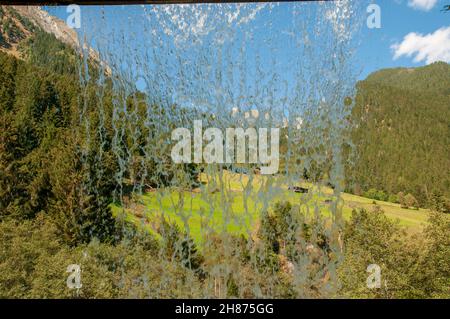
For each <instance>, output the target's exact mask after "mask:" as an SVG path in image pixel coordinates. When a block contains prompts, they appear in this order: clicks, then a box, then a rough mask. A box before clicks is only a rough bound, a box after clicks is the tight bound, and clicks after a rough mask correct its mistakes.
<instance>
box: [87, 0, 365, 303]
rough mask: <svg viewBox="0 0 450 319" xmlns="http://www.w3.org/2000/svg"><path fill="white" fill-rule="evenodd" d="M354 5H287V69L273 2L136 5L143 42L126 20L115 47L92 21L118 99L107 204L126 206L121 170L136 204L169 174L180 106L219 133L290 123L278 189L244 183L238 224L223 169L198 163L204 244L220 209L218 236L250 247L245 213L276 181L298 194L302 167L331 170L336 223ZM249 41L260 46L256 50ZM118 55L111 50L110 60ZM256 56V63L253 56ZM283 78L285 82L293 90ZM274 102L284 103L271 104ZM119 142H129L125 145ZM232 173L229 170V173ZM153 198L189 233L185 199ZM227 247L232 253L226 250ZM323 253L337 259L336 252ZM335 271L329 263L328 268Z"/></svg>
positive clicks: (301, 280) (270, 195) (162, 194)
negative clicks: (205, 117) (235, 232)
mask: <svg viewBox="0 0 450 319" xmlns="http://www.w3.org/2000/svg"><path fill="white" fill-rule="evenodd" d="M360 6H361V7H362V5H355V4H354V3H353V4H352V3H350V2H349V1H337V2H332V3H328V2H326V3H320V4H318V5H315V6H312V5H310V4H304V3H295V4H290V7H289V8H290V9H291V11H292V12H291V16H290V18H291V23H290V26H289V27H288V28H286V29H284V30H281V31H285V33H286V35H287V38H288V39H289V40H290V41H289V43H288V46H290V47H291V48H292V49H293V52H294V53H295V54H291V56H287V57H285V58H287V59H289V58H290V59H291V60H290V61H291V62H290V63H288V64H285V65H283V61H282V60H281V59H280V49H279V47H280V45H283V41H282V40H281V39H282V38H283V34H280V33H279V31H280V30H277V27H276V26H274V25H273V23H272V20H271V18H270V17H271V15H272V14H274V15H276V14H279V13H280V7H283V5H281V4H271V5H258V6H255V5H202V6H195V8H194V7H190V6H169V5H168V6H143V7H140V8H141V9H142V10H141V11H142V14H141V18H142V21H144V22H143V30H144V31H145V32H144V33H143V34H140V35H136V34H131V33H129V30H130V24H132V23H134V22H135V20H132V21H130V20H131V17H129V21H128V24H127V22H126V21H123V23H122V21H121V23H117V24H116V25H115V26H114V27H113V28H112V29H113V31H112V37H111V34H103V33H102V30H106V29H107V28H106V24H107V23H108V22H106V20H105V18H104V17H102V20H101V21H102V24H101V25H100V26H99V27H98V26H97V27H98V28H95V22H94V23H93V25H92V26H90V27H92V28H91V29H90V32H91V33H89V32H88V34H89V35H90V36H91V40H92V39H94V38H95V39H97V46H98V48H99V50H100V56H101V59H102V60H104V61H106V62H107V64H108V65H109V66H110V67H111V70H112V85H113V92H114V94H115V95H114V99H113V109H112V110H113V111H112V115H111V117H112V122H111V124H112V128H113V132H114V135H113V137H112V149H113V153H114V155H115V157H116V160H117V163H118V169H117V171H116V172H115V180H116V185H117V188H116V196H115V198H116V202H118V203H120V205H121V206H122V207H125V206H126V203H125V202H124V196H125V194H124V189H123V187H124V182H125V178H129V175H130V172H134V173H136V171H134V168H132V166H133V165H135V164H136V162H135V161H136V160H137V161H138V162H137V166H138V169H137V170H138V172H140V174H138V175H139V176H140V177H138V179H137V180H133V185H132V193H134V194H137V195H138V196H137V197H138V198H139V197H140V195H142V194H144V193H145V192H146V191H147V188H148V186H149V185H147V183H146V182H145V180H146V177H148V176H152V174H155V171H156V172H158V173H164V171H165V170H166V169H167V167H168V165H169V166H170V165H171V164H170V163H166V162H164V160H165V159H167V154H170V132H171V128H172V129H173V128H174V127H177V126H184V127H189V126H190V125H191V124H190V123H189V122H190V121H192V120H193V118H192V117H191V116H189V114H183V113H182V112H180V110H179V109H175V110H174V109H173V108H172V107H173V105H176V104H178V105H179V106H181V107H187V108H188V109H189V110H190V112H192V114H191V115H199V114H201V113H204V114H214V115H215V117H214V118H213V119H209V123H208V124H211V125H212V126H215V127H218V128H220V129H225V128H226V127H231V126H233V125H236V126H238V125H244V127H248V126H249V125H253V126H255V127H256V128H259V127H267V126H273V125H275V126H281V123H282V121H283V119H284V118H287V119H288V128H287V129H288V131H287V143H288V148H287V153H286V158H285V162H286V163H288V166H287V168H286V172H287V174H286V178H285V181H283V182H281V181H280V179H274V178H273V177H268V178H267V179H266V181H265V182H264V183H263V185H261V187H259V189H258V187H257V186H253V183H252V182H248V183H247V187H246V188H244V192H243V194H244V196H243V205H244V210H245V212H244V214H242V215H241V216H238V215H237V214H236V212H234V211H233V208H232V205H231V204H232V202H233V200H234V195H235V194H234V192H233V189H232V186H231V185H230V184H227V181H226V179H225V178H224V175H223V174H224V172H223V169H222V168H221V167H219V166H209V167H206V166H205V165H200V166H202V167H204V168H205V169H206V170H207V171H208V173H209V174H208V178H209V182H208V184H207V185H204V186H202V187H201V193H200V197H201V198H202V199H203V202H204V204H205V205H206V207H207V208H206V210H204V211H203V217H205V225H204V227H203V228H202V229H201V232H202V235H204V236H206V235H208V232H209V231H212V230H217V228H214V212H215V211H216V210H221V211H222V219H223V220H224V221H226V222H225V223H223V224H222V226H223V228H222V231H223V232H226V229H227V226H228V225H229V223H231V224H235V225H243V226H244V228H245V229H246V233H247V236H248V237H249V238H250V237H251V236H252V227H251V225H249V223H248V218H250V216H251V211H252V210H253V209H255V207H259V208H260V209H261V211H264V210H267V209H269V208H270V207H271V204H273V199H274V198H275V196H277V194H280V191H281V187H282V186H283V185H284V183H286V184H287V185H289V186H291V185H294V184H298V182H299V180H301V179H302V178H303V170H304V169H305V168H306V169H307V170H308V171H310V169H311V168H312V166H313V165H319V166H320V165H330V169H331V170H330V176H328V179H327V180H324V181H323V183H326V182H331V183H333V184H335V185H336V188H335V193H334V197H333V198H334V202H333V205H332V215H333V219H334V221H336V222H337V221H339V220H340V217H339V216H337V214H339V202H340V196H339V195H340V192H341V191H342V185H341V182H342V179H343V163H342V160H343V159H342V154H341V152H342V145H343V143H344V142H345V141H346V139H347V136H346V132H347V130H348V128H349V127H348V123H347V122H346V120H345V118H346V116H347V115H348V114H349V111H350V110H349V109H348V108H345V107H344V106H343V100H344V98H345V97H346V96H352V94H353V87H354V83H355V75H354V74H353V72H352V68H351V65H350V63H351V55H352V49H353V48H354V46H355V44H354V42H353V36H354V34H356V32H357V29H358V23H359V20H360V19H359V18H358V14H361V12H360V10H359V9H360ZM86 10H87V9H86ZM104 11H105V12H106V11H108V10H107V9H105V10H104ZM243 12H244V13H243ZM133 14H134V13H133ZM105 15H106V13H105ZM260 15H264V17H266V18H267V17H269V18H267V19H268V20H267V21H266V22H265V25H264V30H261V29H258V28H256V27H255V26H254V25H253V24H252V21H253V20H255V19H256V20H257V19H258V17H260ZM224 17H226V19H224ZM260 19H261V18H260ZM116 27H118V29H116ZM261 31H262V32H261ZM86 32H87V31H86ZM102 37H103V38H102ZM258 37H263V38H264V39H263V41H260V39H258ZM98 39H102V40H103V41H99V40H98ZM108 41H110V42H111V43H108ZM130 44H132V45H130ZM133 45H134V47H133ZM255 46H256V47H255ZM118 47H119V48H120V51H118V50H117V48H118ZM253 53H254V59H252V58H251V57H252V54H253ZM267 53H269V54H268V55H269V57H267ZM83 56H84V57H85V59H84V61H83V68H82V69H84V70H86V71H85V72H80V81H81V84H82V87H83V88H84V89H85V91H84V95H83V101H82V104H81V105H82V110H81V113H80V120H81V121H83V123H84V125H85V139H86V140H85V146H86V147H87V149H89V147H90V145H91V137H90V134H91V133H90V132H91V127H90V123H89V120H88V118H87V116H86V112H87V107H88V106H87V105H86V103H87V91H86V90H87V85H88V83H89V81H90V78H89V73H88V72H87V70H88V65H87V61H86V59H87V58H86V57H87V54H84V55H83ZM233 56H234V57H236V56H237V57H238V59H237V60H236V59H235V58H233ZM136 69H140V73H139V74H136V72H135V70H136ZM101 74H102V75H101V76H100V78H99V79H98V81H97V84H98V85H99V86H100V87H102V86H103V85H106V79H105V77H104V76H103V72H101ZM286 74H290V75H292V76H293V79H294V81H293V83H292V84H290V83H289V81H288V79H287V77H286ZM137 76H140V77H141V78H143V79H144V82H145V84H146V88H145V92H144V93H145V101H146V103H147V109H146V112H145V114H140V113H139V109H138V106H139V103H140V102H139V100H138V98H137V95H136V91H137V90H136V87H135V82H136V77H137ZM275 92H278V93H279V92H283V93H281V94H279V95H278V96H276V95H275ZM103 94H104V91H103V90H102V89H100V90H99V91H98V92H97V99H98V101H99V104H98V112H99V118H100V121H99V123H98V125H99V127H98V128H97V132H98V134H99V138H100V141H101V143H100V147H99V153H98V154H97V157H98V159H99V160H101V158H102V156H103V153H102V152H103V146H104V145H105V144H104V143H105V139H104V135H103V132H104V129H105V128H104V126H105V113H104V112H105V106H104V101H103V100H104V98H105V97H104V95H103ZM130 98H131V99H132V100H133V101H134V103H132V104H133V107H132V108H131V109H129V108H128V105H127V103H128V99H130ZM255 106H257V107H258V109H259V111H260V112H259V113H260V115H261V116H260V117H259V118H258V119H257V120H255V123H248V121H246V120H245V119H243V118H242V115H243V114H244V112H249V111H251V109H252V108H253V107H255ZM233 107H238V108H239V110H240V115H241V117H240V118H236V117H232V116H231V115H230V114H231V110H232V108H233ZM266 113H268V114H269V115H270V117H269V119H268V120H265V119H263V118H262V115H263V114H266ZM298 118H301V120H302V123H301V125H300V126H301V128H300V129H296V128H295V125H296V122H295V121H296V119H298ZM139 122H143V125H144V127H145V128H146V129H147V130H148V132H147V134H146V135H145V136H143V132H141V131H140V130H139V126H138V125H136V123H139ZM205 124H206V123H205ZM142 139H144V141H145V142H144V145H142V142H141V141H142ZM124 140H126V142H127V143H129V144H128V145H126V144H125V142H124ZM319 147H321V148H322V149H328V150H330V151H331V152H332V153H331V154H332V157H331V164H330V163H328V162H329V160H330V158H329V157H327V156H325V155H324V154H322V153H318V152H317V149H318V148H319ZM305 150H306V151H305ZM136 153H142V154H143V156H141V158H136V156H135V155H134V154H136ZM146 159H149V160H152V161H153V162H154V163H155V167H153V168H151V167H148V166H147V165H146ZM289 163H292V164H289ZM231 168H232V169H236V168H237V167H236V166H235V165H231ZM97 174H99V175H98V177H99V178H100V177H101V174H103V172H102V171H101V170H99V171H98V173H97ZM247 175H248V177H249V178H250V181H252V180H253V179H254V178H255V176H254V175H253V172H252V169H251V166H248V167H247V174H243V173H241V176H240V181H241V183H243V180H244V178H245V176H247ZM132 179H133V178H132ZM184 182H185V181H184V180H183V179H182V178H181V179H180V180H174V181H173V182H172V184H173V186H175V185H177V184H179V185H180V186H181V189H183V187H184V186H186V185H185V184H184ZM228 182H229V181H228ZM183 185H184V186H183ZM242 185H244V184H242ZM216 187H218V188H219V193H218V195H219V200H218V203H215V202H214V201H213V200H211V192H212V191H214V188H216ZM319 190H320V188H319ZM157 193H158V194H157V196H156V197H157V199H158V201H159V205H160V211H161V213H163V214H164V212H165V209H166V208H165V207H164V205H163V202H164V200H167V199H169V200H171V201H172V202H171V205H172V208H173V210H174V211H176V214H177V215H178V217H179V218H180V219H181V220H182V222H183V224H184V226H185V228H186V230H187V231H188V233H189V220H190V219H191V218H192V217H193V213H194V211H193V209H192V207H189V205H190V203H188V202H184V197H183V196H181V197H180V198H179V201H174V200H173V198H172V193H171V192H170V191H169V192H166V191H165V190H158V192H157ZM181 193H182V192H181ZM249 199H251V201H253V203H251V201H249ZM218 204H219V205H218ZM251 204H253V205H251ZM294 204H297V205H300V206H302V205H303V206H302V207H304V209H306V211H309V210H310V206H311V205H308V204H313V207H314V212H313V214H316V216H317V215H318V214H319V211H320V209H321V207H322V206H323V205H322V204H321V203H318V202H317V200H315V199H313V198H308V197H306V205H305V199H299V202H298V203H294ZM155 214H156V212H154V211H150V210H149V209H146V211H145V215H144V217H143V218H142V219H143V223H144V219H145V218H151V217H152V216H154V215H155ZM332 225H333V226H336V228H334V227H331V230H330V232H329V236H330V238H331V239H333V238H334V237H335V236H336V232H337V231H338V229H339V225H338V223H336V224H335V223H333V224H332ZM315 231H317V232H318V231H319V230H315ZM331 243H333V244H336V241H335V240H331ZM225 248H226V249H231V248H232V247H229V246H228V245H226V246H225ZM332 249H333V250H335V251H338V248H336V247H332ZM301 257H302V258H299V260H297V261H296V267H297V268H296V269H297V270H296V275H297V276H296V281H295V283H296V288H297V289H296V292H297V295H298V297H308V295H305V292H304V290H302V289H303V288H304V287H305V286H306V285H307V284H308V283H309V282H310V280H311V279H310V278H308V277H307V275H306V274H307V273H308V270H307V268H308V264H309V263H310V260H309V259H308V257H307V256H305V255H303V256H301ZM224 263H226V261H224ZM333 267H334V265H333V264H332V263H330V265H329V269H332V268H333ZM217 269H218V270H217V271H218V274H219V275H220V274H221V272H224V273H223V274H222V275H226V274H229V273H230V271H231V270H232V269H231V268H227V267H226V265H225V264H223V265H221V267H219V268H217ZM211 271H212V272H213V270H211ZM254 290H255V294H257V291H260V293H261V296H263V293H262V292H261V289H260V288H259V287H256V286H255V287H254ZM327 293H332V292H327Z"/></svg>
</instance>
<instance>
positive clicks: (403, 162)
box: [347, 62, 450, 207]
mask: <svg viewBox="0 0 450 319" xmlns="http://www.w3.org/2000/svg"><path fill="white" fill-rule="evenodd" d="M357 92H358V93H357V98H356V105H355V107H354V109H353V113H352V121H353V123H352V124H353V125H354V131H353V142H354V144H355V149H354V154H355V157H356V165H354V166H349V167H348V170H347V179H348V185H347V188H348V189H349V190H350V191H353V192H356V193H357V194H363V193H364V192H367V191H368V190H370V189H372V192H373V189H375V190H377V191H382V192H383V193H385V194H386V198H385V199H384V200H387V199H388V196H389V195H394V198H395V195H397V194H398V193H399V192H402V193H405V194H406V193H411V194H412V195H413V196H414V197H415V198H416V199H417V200H418V202H419V204H420V205H422V206H428V207H435V206H441V207H442V206H443V205H444V204H445V203H444V202H445V201H446V199H445V198H444V197H446V198H450V65H449V64H447V63H444V62H438V63H433V64H431V65H428V66H425V67H420V68H411V69H406V68H399V69H387V70H382V71H378V72H375V73H374V74H372V75H370V76H369V77H368V78H367V79H366V80H364V81H361V82H360V83H359V84H358V87H357Z"/></svg>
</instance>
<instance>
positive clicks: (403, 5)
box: [358, 0, 450, 75]
mask: <svg viewBox="0 0 450 319" xmlns="http://www.w3.org/2000/svg"><path fill="white" fill-rule="evenodd" d="M418 2H419V3H420V2H421V1H418ZM422 2H423V3H427V2H428V1H422ZM431 2H433V1H431ZM375 3H377V4H378V5H379V6H380V8H381V24H382V26H381V29H367V28H365V30H364V33H365V34H366V37H365V39H364V41H363V43H362V46H361V48H360V49H359V50H358V56H359V57H360V58H361V59H364V61H366V62H365V63H364V72H363V75H367V74H369V73H370V72H372V71H373V70H377V69H380V68H388V67H400V66H402V67H410V66H422V65H425V64H427V61H426V60H423V61H420V62H415V61H414V56H415V55H413V56H412V57H407V56H405V55H403V56H401V57H399V58H398V59H396V60H394V52H393V50H392V48H391V46H392V45H394V44H396V43H402V41H403V40H404V37H405V36H406V35H408V34H410V33H412V32H415V33H417V34H422V35H423V36H424V37H425V36H426V35H430V34H434V32H436V30H438V29H440V28H443V27H450V12H446V13H445V12H442V11H441V10H442V8H443V6H444V5H445V4H450V1H447V0H437V1H436V3H435V4H434V6H433V7H432V8H431V9H429V10H426V8H423V7H418V8H414V7H412V6H410V5H409V1H408V0H377V1H375ZM417 39H420V37H416V40H417ZM447 39H448V40H449V41H448V42H447V43H446V44H445V43H440V42H438V41H436V43H435V44H434V46H436V49H437V47H441V48H442V47H443V46H446V52H447V55H449V54H450V47H449V45H450V38H447ZM412 40H413V39H412ZM430 41H432V38H431V37H430ZM416 42H418V41H416ZM423 46H426V43H424V44H423ZM424 49H425V48H424ZM433 49H434V48H433V47H432V46H430V50H433ZM410 51H413V52H417V51H414V50H413V48H411V49H410ZM446 62H450V59H448V60H446Z"/></svg>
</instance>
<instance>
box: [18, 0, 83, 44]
mask: <svg viewBox="0 0 450 319" xmlns="http://www.w3.org/2000/svg"><path fill="white" fill-rule="evenodd" d="M12 8H14V10H16V11H17V12H18V13H19V14H20V15H21V16H23V17H25V18H27V19H28V20H30V21H31V22H33V23H34V24H35V25H37V26H38V27H40V28H41V29H42V30H44V31H45V32H47V33H52V34H54V35H55V37H56V38H57V39H58V40H60V41H61V42H63V43H65V44H67V45H69V46H71V47H72V48H74V49H78V48H79V41H78V35H77V33H76V32H75V30H73V29H71V28H70V27H68V26H67V25H66V24H65V22H64V21H62V20H60V19H58V18H56V17H54V16H51V15H50V14H49V13H48V12H46V11H44V10H42V9H41V7H39V6H12Z"/></svg>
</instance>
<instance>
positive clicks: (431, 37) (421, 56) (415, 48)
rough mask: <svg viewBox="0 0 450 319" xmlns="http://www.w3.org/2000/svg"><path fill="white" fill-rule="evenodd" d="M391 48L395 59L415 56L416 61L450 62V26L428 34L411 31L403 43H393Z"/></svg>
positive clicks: (428, 62)
mask: <svg viewBox="0 0 450 319" xmlns="http://www.w3.org/2000/svg"><path fill="white" fill-rule="evenodd" d="M391 49H392V50H393V51H394V60H396V59H398V58H400V57H402V56H407V57H411V56H414V62H422V61H425V62H426V63H427V64H430V63H433V62H436V61H445V62H450V26H448V27H443V28H440V29H438V30H436V31H434V32H433V33H429V34H426V35H422V34H419V33H415V32H411V33H409V34H407V35H406V36H405V37H404V38H403V41H402V42H401V43H396V44H394V45H392V46H391Z"/></svg>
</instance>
